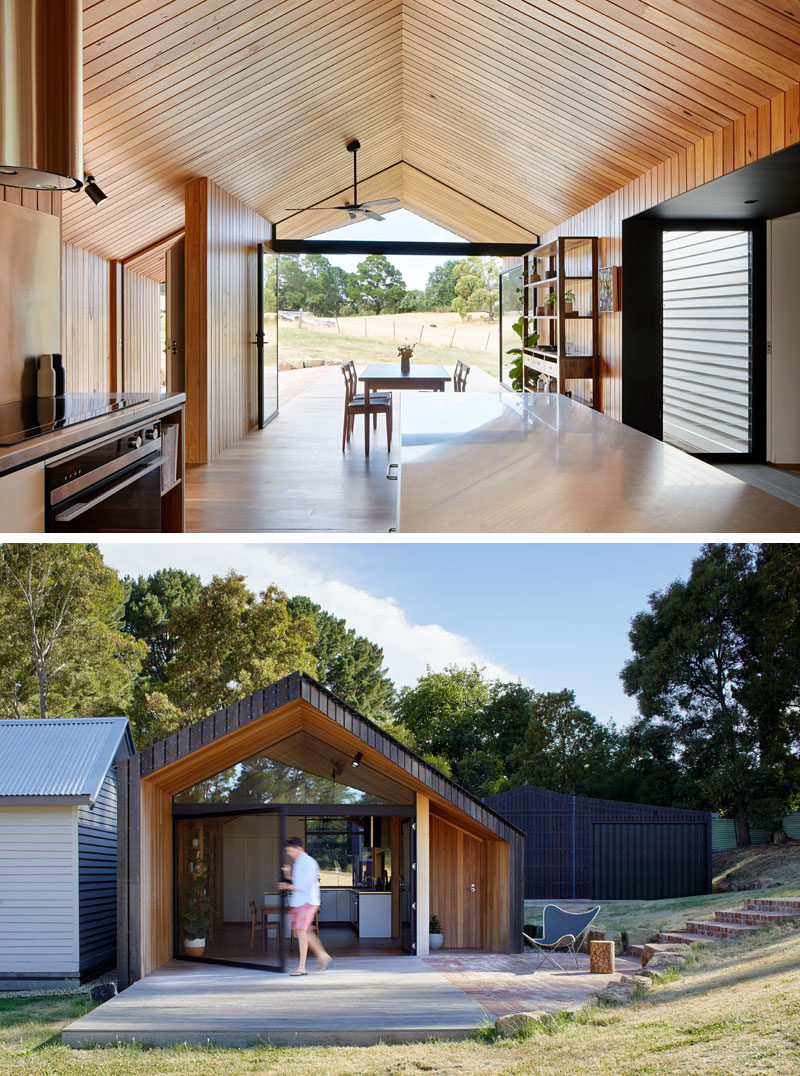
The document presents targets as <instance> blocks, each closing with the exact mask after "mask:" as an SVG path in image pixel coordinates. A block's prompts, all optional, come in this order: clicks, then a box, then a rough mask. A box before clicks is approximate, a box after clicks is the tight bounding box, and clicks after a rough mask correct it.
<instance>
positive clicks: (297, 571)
mask: <svg viewBox="0 0 800 1076" xmlns="http://www.w3.org/2000/svg"><path fill="white" fill-rule="evenodd" d="M324 549H325V546H324V545H318V546H316V548H315V552H316V555H317V556H319V555H320V554H321V553H322V552H323V550H324ZM101 550H102V552H103V556H104V558H105V560H106V563H107V564H110V565H111V566H112V567H114V568H116V569H117V570H118V571H120V572H124V573H126V574H128V575H140V574H142V575H149V574H150V573H152V572H154V571H156V570H158V569H159V568H166V567H175V568H183V569H185V570H186V571H191V572H196V573H197V574H198V575H199V576H200V577H201V578H202V579H203V580H204V581H207V580H209V579H210V578H211V576H212V575H213V574H217V575H225V574H226V573H227V572H228V571H230V570H231V569H234V570H235V571H237V572H239V573H240V574H241V575H244V576H245V577H246V579H247V582H248V585H249V586H250V588H251V589H252V590H263V589H264V588H265V587H267V586H268V585H269V584H270V583H275V584H277V585H278V586H279V587H280V588H281V589H282V590H285V591H286V592H287V593H288V594H307V595H308V597H310V598H311V599H312V600H313V601H315V602H317V603H318V604H319V605H321V606H322V608H323V609H326V610H327V611H328V612H330V613H333V614H335V615H336V616H338V617H344V619H345V620H346V621H347V623H348V626H349V627H351V628H355V630H356V631H357V632H358V634H359V635H365V636H366V637H367V638H368V639H370V640H372V642H375V643H378V645H379V646H382V647H383V652H384V658H385V664H386V667H387V669H388V671H389V675H390V676H391V678H392V680H394V682H395V683H396V684H397V685H398V687H401V686H403V685H405V684H413V683H414V682H415V681H416V679H417V677H418V676H420V675H421V674H422V673H424V672H425V668H426V666H427V665H430V666H431V668H432V669H434V670H439V669H442V668H443V667H444V666H445V665H450V664H457V665H467V664H469V663H471V662H473V661H474V662H475V664H476V665H478V666H482V667H484V668H485V674H486V675H487V676H489V677H498V678H500V679H502V680H515V679H516V676H515V675H514V674H513V673H511V672H510V671H509V670H508V669H506V668H504V667H502V666H501V665H498V664H497V663H496V662H493V661H491V660H490V658H489V657H488V656H487V655H486V654H485V653H483V652H482V651H481V650H480V648H479V647H477V646H476V645H475V644H474V643H472V642H471V641H470V640H469V639H468V638H466V636H464V635H460V634H459V633H458V632H454V631H450V630H449V629H448V628H445V627H443V626H442V625H441V624H417V623H414V622H413V621H412V620H411V619H410V618H409V617H408V615H407V614H406V612H405V610H404V609H403V608H402V606H401V605H400V603H399V602H398V601H397V599H395V598H393V597H389V598H382V597H378V596H376V595H374V594H370V593H369V592H368V591H366V590H363V589H360V588H359V587H355V586H353V585H352V584H350V583H345V582H343V581H342V580H340V579H337V578H336V576H335V571H334V570H329V571H323V570H320V569H318V568H309V566H308V564H307V563H305V562H304V561H303V558H302V556H300V555H298V553H297V552H294V551H287V550H286V547H285V546H284V547H277V546H275V545H273V544H268V545H267V544H264V545H256V544H251V543H247V544H244V543H241V544H233V543H214V544H210V543H198V542H181V543H180V544H177V543H176V544H169V545H162V544H151V543H146V544H141V545H129V544H127V543H116V542H103V543H101ZM331 554H332V559H333V558H334V557H338V556H340V552H339V551H338V550H336V551H334V550H331Z"/></svg>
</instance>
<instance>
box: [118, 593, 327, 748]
mask: <svg viewBox="0 0 800 1076" xmlns="http://www.w3.org/2000/svg"><path fill="white" fill-rule="evenodd" d="M169 630H170V633H171V635H172V636H174V637H177V638H179V639H180V640H181V645H180V648H179V649H178V651H177V653H176V654H175V657H174V658H173V659H172V660H171V661H170V662H169V664H168V665H167V667H166V681H165V683H164V685H163V688H162V689H161V690H158V691H154V692H151V693H149V694H147V695H146V697H145V698H144V699H142V700H141V702H142V705H141V708H140V709H139V711H138V712H137V713H136V714H135V715H133V719H134V722H135V727H136V731H137V744H138V746H139V747H142V746H145V745H146V744H148V743H153V742H155V741H156V740H158V739H160V738H161V737H162V736H165V735H167V734H168V733H170V732H173V731H175V730H176V729H179V728H183V727H185V726H186V725H188V724H190V723H191V722H193V721H197V720H199V719H200V718H201V717H205V716H206V715H208V714H210V713H213V712H214V711H215V710H219V709H221V708H222V707H223V706H227V705H228V704H230V703H231V702H234V701H235V700H236V699H240V698H241V697H242V696H243V695H247V694H250V693H251V692H253V691H256V690H257V689H258V688H260V687H264V686H265V685H267V684H270V683H272V682H273V681H274V680H277V679H279V678H280V677H281V676H286V675H287V674H288V673H290V672H294V671H295V670H297V671H300V672H311V673H313V670H314V668H315V664H316V662H315V659H314V657H313V655H312V654H311V647H312V646H313V645H314V642H315V639H316V632H315V628H314V624H313V621H311V620H310V619H309V618H307V617H302V616H300V617H296V618H292V617H291V616H290V615H289V610H288V608H287V599H286V595H285V594H284V593H283V592H282V591H280V590H278V588H277V587H274V586H269V587H267V589H266V590H265V591H263V592H262V593H261V594H259V595H255V594H252V593H251V592H250V591H249V590H248V588H247V586H246V585H245V581H244V577H243V576H241V575H237V574H236V573H235V572H229V573H228V575H227V576H225V577H224V578H222V577H221V576H217V575H215V576H214V577H213V579H212V580H211V582H210V583H208V584H206V585H205V586H204V587H203V588H202V591H201V593H200V596H199V598H198V600H197V601H196V602H194V603H192V604H187V605H179V606H177V607H176V608H175V609H174V610H173V612H172V615H171V617H170V620H169Z"/></svg>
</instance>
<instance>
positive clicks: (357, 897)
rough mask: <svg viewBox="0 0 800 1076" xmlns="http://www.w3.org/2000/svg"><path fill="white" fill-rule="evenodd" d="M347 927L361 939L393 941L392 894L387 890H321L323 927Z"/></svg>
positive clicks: (320, 912)
mask: <svg viewBox="0 0 800 1076" xmlns="http://www.w3.org/2000/svg"><path fill="white" fill-rule="evenodd" d="M347 923H349V924H350V926H351V927H352V928H353V930H354V931H355V932H356V934H357V935H358V937H359V938H391V936H392V894H391V892H390V891H389V890H385V889H354V888H348V887H345V888H335V889H334V888H330V887H325V888H323V889H321V890H320V908H319V924H320V927H321V928H322V927H324V926H330V925H334V924H335V925H337V926H342V925H346V924H347Z"/></svg>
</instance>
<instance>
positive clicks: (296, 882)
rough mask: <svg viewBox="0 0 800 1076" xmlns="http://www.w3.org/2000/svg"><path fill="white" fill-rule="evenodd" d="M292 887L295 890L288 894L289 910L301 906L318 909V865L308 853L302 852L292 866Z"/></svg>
mask: <svg viewBox="0 0 800 1076" xmlns="http://www.w3.org/2000/svg"><path fill="white" fill-rule="evenodd" d="M292 885H293V886H294V887H295V888H294V889H293V890H292V891H291V892H290V893H289V907H290V908H299V907H300V905H301V904H313V905H314V907H315V908H318V907H319V905H320V898H319V864H318V863H317V861H316V859H314V858H313V857H312V856H310V855H309V854H308V852H302V853H301V854H300V855H299V856H298V857H297V859H296V860H295V861H294V863H293V864H292Z"/></svg>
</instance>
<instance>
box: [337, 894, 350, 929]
mask: <svg viewBox="0 0 800 1076" xmlns="http://www.w3.org/2000/svg"><path fill="white" fill-rule="evenodd" d="M336 922H337V923H349V922H350V890H349V889H337V891H336Z"/></svg>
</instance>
